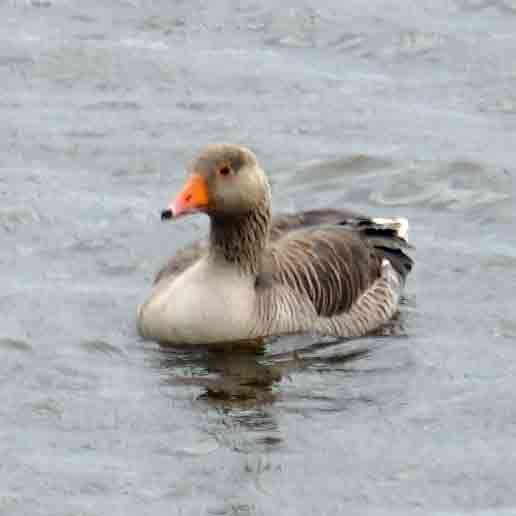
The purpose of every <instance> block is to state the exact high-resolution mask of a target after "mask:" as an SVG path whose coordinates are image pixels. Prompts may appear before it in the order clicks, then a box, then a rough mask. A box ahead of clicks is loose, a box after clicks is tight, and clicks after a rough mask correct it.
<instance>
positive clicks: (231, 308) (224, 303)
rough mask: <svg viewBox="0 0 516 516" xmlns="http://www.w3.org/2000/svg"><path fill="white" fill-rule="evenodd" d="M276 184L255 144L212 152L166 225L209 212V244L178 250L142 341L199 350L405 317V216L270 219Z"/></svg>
mask: <svg viewBox="0 0 516 516" xmlns="http://www.w3.org/2000/svg"><path fill="white" fill-rule="evenodd" d="M270 204H271V198H270V188H269V183H268V181H267V177H266V175H265V173H264V172H263V170H262V169H261V168H260V166H259V164H258V161H257V159H256V157H255V155H254V154H253V153H252V152H251V151H250V150H248V149H246V148H245V147H241V146H238V145H233V144H217V145H210V146H208V147H206V148H205V149H204V150H203V151H202V152H201V153H200V155H199V156H198V157H197V158H196V159H195V160H194V161H193V162H192V164H191V166H190V176H189V178H188V180H187V182H186V185H185V186H184V188H183V190H182V191H181V192H180V193H179V195H178V196H177V197H176V199H175V200H174V201H173V202H172V203H171V204H170V205H169V207H168V208H167V209H166V210H164V211H163V212H162V215H161V216H162V219H175V218H179V217H182V216H184V215H188V214H192V213H206V214H207V215H208V216H209V217H210V221H211V229H210V236H209V240H208V242H207V243H206V244H202V243H197V244H194V245H192V246H190V247H188V248H186V249H184V250H182V251H180V252H179V253H178V254H177V255H176V256H175V257H173V258H172V259H171V261H170V262H169V263H168V264H167V265H166V266H165V267H164V268H163V269H162V270H161V271H160V272H159V273H158V275H157V277H156V281H155V285H154V289H153V291H152V293H151V295H150V297H149V299H148V300H147V301H146V302H145V303H143V304H142V305H141V306H140V307H139V308H138V328H139V331H140V333H141V335H142V336H144V337H146V338H150V339H154V340H157V341H161V342H169V343H182V344H196V343H218V342H228V341H240V340H253V339H258V338H260V337H264V336H268V335H280V334H285V333H296V332H317V333H321V334H326V335H334V336H342V337H356V336H359V335H363V334H366V333H368V332H370V331H372V330H374V329H376V328H378V327H379V326H380V325H382V324H383V323H385V322H386V321H388V320H389V319H390V318H391V317H392V315H393V314H394V313H395V312H396V309H397V306H398V302H399V299H400V296H401V291H402V288H403V284H404V281H405V277H406V276H407V274H408V272H409V271H410V269H411V267H412V259H411V258H410V257H409V256H408V255H407V254H406V249H407V248H408V244H407V240H406V235H407V229H408V223H407V221H406V220H405V219H372V218H368V217H363V216H360V215H357V214H354V213H352V212H349V211H340V210H325V211H307V212H302V213H299V214H296V215H287V216H282V217H277V218H272V217H271V209H270Z"/></svg>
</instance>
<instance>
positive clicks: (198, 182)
mask: <svg viewBox="0 0 516 516" xmlns="http://www.w3.org/2000/svg"><path fill="white" fill-rule="evenodd" d="M208 204H209V196H208V185H207V184H206V180H205V179H204V177H202V176H200V175H199V174H192V175H191V176H190V177H189V178H188V180H187V181H186V184H185V186H184V187H183V189H182V190H181V192H179V194H178V195H177V197H176V198H175V200H174V201H172V202H171V203H170V204H169V205H168V206H167V209H166V210H163V211H162V212H161V219H162V220H165V219H172V218H177V217H181V216H182V215H188V214H189V213H197V212H200V211H204V210H205V209H206V208H207V207H208Z"/></svg>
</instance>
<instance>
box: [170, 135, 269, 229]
mask: <svg viewBox="0 0 516 516" xmlns="http://www.w3.org/2000/svg"><path fill="white" fill-rule="evenodd" d="M269 198H270V189H269V183H268V181H267V177H266V176H265V173H264V172H263V170H262V169H261V167H260V165H259V164H258V161H257V159H256V156H255V155H254V154H253V153H252V152H251V151H250V150H249V149H247V148H246V147H242V146H240V145H235V144H227V143H223V144H213V145H209V146H207V147H205V148H204V149H203V150H202V151H201V152H200V153H199V155H198V156H197V157H196V158H195V159H194V160H193V161H192V162H191V164H190V165H189V166H188V178H187V180H186V183H185V185H184V187H183V189H182V190H181V191H180V192H179V194H178V195H177V196H176V197H175V199H174V200H173V201H172V202H171V203H170V204H169V205H168V206H167V208H166V209H165V210H163V211H162V212H161V218H162V220H166V219H176V218H179V217H182V216H185V215H190V214H193V213H205V214H207V215H209V216H210V217H212V218H213V217H224V218H226V217H239V216H245V215H247V214H249V213H252V212H253V211H256V210H257V209H260V207H262V206H264V205H266V206H268V204H269Z"/></svg>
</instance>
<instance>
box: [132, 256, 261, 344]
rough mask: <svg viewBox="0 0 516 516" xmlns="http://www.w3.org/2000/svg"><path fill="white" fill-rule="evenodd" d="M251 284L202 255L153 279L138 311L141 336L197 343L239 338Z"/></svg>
mask: <svg viewBox="0 0 516 516" xmlns="http://www.w3.org/2000/svg"><path fill="white" fill-rule="evenodd" d="M253 309H254V284H253V282H252V278H246V277H244V276H242V275H240V274H239V273H238V272H236V271H234V270H232V269H228V268H227V267H220V266H219V267H216V266H214V264H213V263H210V262H208V261H207V260H200V261H199V262H198V263H196V264H195V265H193V266H192V267H191V268H189V269H187V270H186V271H185V272H184V273H183V274H181V275H180V276H178V277H177V278H171V279H170V280H167V279H165V280H163V281H162V282H160V283H159V284H158V285H156V287H155V289H154V291H153V293H152V294H151V297H150V298H149V300H148V301H147V302H146V303H144V304H143V305H142V306H141V307H140V309H139V314H138V319H139V328H140V332H141V333H142V335H143V336H144V337H147V338H151V339H155V340H158V341H163V342H172V343H183V344H201V343H210V342H211V343H213V342H224V341H233V340H243V339H247V338H249V336H250V334H251V329H252V327H253Z"/></svg>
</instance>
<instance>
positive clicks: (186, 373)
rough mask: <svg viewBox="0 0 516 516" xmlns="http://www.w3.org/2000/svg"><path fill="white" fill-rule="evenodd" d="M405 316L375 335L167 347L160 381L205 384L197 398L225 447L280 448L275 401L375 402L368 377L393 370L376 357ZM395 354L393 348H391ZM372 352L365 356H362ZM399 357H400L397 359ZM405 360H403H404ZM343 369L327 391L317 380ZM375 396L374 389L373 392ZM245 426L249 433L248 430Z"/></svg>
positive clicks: (158, 363) (160, 360) (324, 405)
mask: <svg viewBox="0 0 516 516" xmlns="http://www.w3.org/2000/svg"><path fill="white" fill-rule="evenodd" d="M403 334H404V330H403V315H398V316H397V317H395V318H394V319H393V320H392V321H391V322H390V323H389V324H388V325H387V326H385V327H384V328H382V329H381V330H380V331H378V332H376V333H375V334H374V335H370V336H368V337H365V338H362V339H354V340H346V339H335V338H329V337H320V336H313V335H306V334H301V335H289V336H283V337H274V338H270V339H266V340H265V341H262V342H259V343H254V345H253V346H250V345H249V343H245V344H244V345H235V343H231V344H228V345H227V346H222V345H219V346H218V347H217V349H216V350H214V349H213V348H212V347H206V346H198V347H195V348H192V346H188V347H178V346H170V345H163V346H160V347H159V348H154V352H153V359H152V360H153V361H155V363H154V365H155V367H157V368H158V369H159V371H160V375H161V376H162V381H163V382H165V383H166V385H172V386H177V387H181V386H194V387H198V388H200V389H201V392H200V394H199V395H198V396H197V402H198V403H201V404H207V405H208V406H209V407H211V408H212V409H214V410H215V412H216V413H217V414H218V417H217V424H216V425H215V426H214V427H211V429H210V430H209V431H208V433H212V434H213V435H212V437H214V438H215V439H216V440H217V441H218V442H219V444H221V443H223V445H224V447H227V448H230V449H233V450H236V451H243V450H255V451H256V449H257V448H256V446H257V445H258V446H259V447H265V448H270V447H276V446H278V445H280V444H281V443H282V442H283V437H282V432H281V429H280V428H279V423H278V422H277V410H276V409H275V408H274V405H275V404H277V403H281V406H282V407H283V409H284V410H286V411H294V412H297V413H300V412H303V413H304V412H306V411H308V412H310V411H313V410H316V411H318V412H321V411H326V412H332V411H341V410H348V409H349V407H350V406H351V405H354V404H356V403H357V402H358V403H360V404H361V405H362V404H363V403H364V402H366V403H367V404H370V402H371V400H370V399H369V396H370V394H371V393H368V392H367V389H366V390H365V391H364V389H363V384H364V382H365V384H366V385H368V384H369V383H370V382H369V380H367V379H364V374H365V375H368V376H369V375H370V374H378V372H379V371H380V372H381V374H382V375H384V374H385V373H386V372H388V370H390V369H394V368H395V367H393V364H392V363H388V364H385V363H382V359H381V358H379V357H377V358H376V359H375V356H376V355H378V354H381V353H376V354H375V351H380V349H379V348H381V347H382V348H383V346H384V344H385V343H386V342H387V341H386V340H385V339H384V338H383V337H384V336H386V335H388V336H392V335H397V336H400V335H403ZM391 351H392V350H391ZM366 357H367V361H365V362H364V361H361V360H360V359H364V358H366ZM395 361H396V360H395ZM402 362H403V363H404V364H405V359H403V360H402ZM327 372H334V373H338V374H339V375H341V376H340V378H341V379H340V382H341V383H340V386H338V387H337V388H336V385H333V386H331V385H327V388H326V389H325V390H324V392H321V390H320V387H319V386H318V385H317V378H319V377H320V376H321V375H322V374H324V373H327ZM372 395H373V397H374V396H375V394H374V393H373V394H372ZM243 429H245V432H244V433H243V432H242V430H243Z"/></svg>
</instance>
